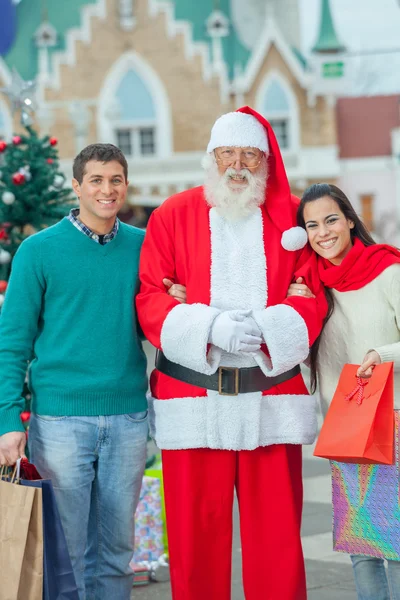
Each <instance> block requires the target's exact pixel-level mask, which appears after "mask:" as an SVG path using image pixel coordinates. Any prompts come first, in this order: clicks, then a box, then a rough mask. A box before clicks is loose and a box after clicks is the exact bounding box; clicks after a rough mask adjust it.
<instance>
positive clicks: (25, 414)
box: [21, 410, 31, 423]
mask: <svg viewBox="0 0 400 600" xmlns="http://www.w3.org/2000/svg"><path fill="white" fill-rule="evenodd" d="M30 418H31V413H30V412H29V410H24V412H22V413H21V421H22V422H23V423H26V421H29V419H30Z"/></svg>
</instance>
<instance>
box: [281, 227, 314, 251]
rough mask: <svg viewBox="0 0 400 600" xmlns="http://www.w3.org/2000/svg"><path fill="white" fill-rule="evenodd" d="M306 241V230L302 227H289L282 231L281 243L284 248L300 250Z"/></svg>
mask: <svg viewBox="0 0 400 600" xmlns="http://www.w3.org/2000/svg"><path fill="white" fill-rule="evenodd" d="M307 241H308V238H307V232H306V230H305V229H303V228H302V227H291V228H290V229H286V231H284V232H283V233H282V239H281V244H282V247H283V248H284V249H285V250H289V251H292V252H294V251H295V250H301V249H302V248H304V246H305V245H306V244H307Z"/></svg>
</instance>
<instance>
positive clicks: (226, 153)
mask: <svg viewBox="0 0 400 600" xmlns="http://www.w3.org/2000/svg"><path fill="white" fill-rule="evenodd" d="M236 150H237V149H236V148H224V149H223V150H220V151H219V152H218V153H217V151H216V150H215V151H214V156H215V160H216V161H217V162H218V163H219V164H221V165H222V166H224V167H232V166H233V165H234V164H235V163H236V161H237V159H238V155H237V153H236ZM262 156H263V153H262V152H261V154H260V152H254V150H244V151H243V152H241V153H240V164H241V165H242V166H243V167H245V168H246V169H256V168H257V167H258V165H259V164H260V163H261V159H262Z"/></svg>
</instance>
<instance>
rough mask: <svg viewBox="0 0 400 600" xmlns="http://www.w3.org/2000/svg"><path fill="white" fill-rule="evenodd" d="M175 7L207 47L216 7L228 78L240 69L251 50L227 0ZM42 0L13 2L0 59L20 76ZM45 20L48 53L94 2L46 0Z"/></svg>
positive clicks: (30, 65) (32, 53)
mask: <svg viewBox="0 0 400 600" xmlns="http://www.w3.org/2000/svg"><path fill="white" fill-rule="evenodd" d="M170 1H172V3H173V4H174V7H175V18H176V19H177V20H185V21H189V22H190V23H191V24H192V31H193V40H194V41H195V42H196V41H197V42H205V43H207V44H208V45H209V47H210V49H211V39H210V36H209V35H208V33H207V28H206V21H207V19H208V18H209V16H210V15H211V13H212V12H213V10H215V8H218V10H220V11H221V12H222V13H223V14H224V15H225V16H226V17H227V18H228V20H229V23H230V30H229V34H228V35H227V36H226V37H225V38H223V39H222V47H223V54H224V58H225V61H226V64H227V66H228V73H229V77H230V78H231V79H232V78H233V76H234V72H235V65H239V67H241V69H242V70H244V69H245V67H246V64H247V62H248V60H249V58H250V55H251V51H250V50H249V49H247V48H246V47H245V46H244V45H243V44H242V43H241V41H240V39H239V36H238V33H237V31H236V29H235V28H234V27H233V26H232V22H233V19H232V14H231V0H219V1H217V0H198V1H194V0H193V1H189V0H170ZM42 4H43V2H42V0H22V2H20V3H19V4H18V6H17V16H18V33H17V37H16V40H15V42H14V45H13V46H12V48H11V49H10V51H9V52H8V54H7V55H6V56H4V57H3V60H4V61H5V63H6V64H7V66H8V67H9V68H10V69H11V68H12V67H15V68H16V69H17V71H18V72H19V73H20V75H21V76H22V77H23V78H24V79H34V78H35V76H36V75H37V69H38V49H37V47H36V45H35V41H34V34H35V32H36V31H37V29H38V28H39V26H40V24H41V22H42ZM46 4H47V20H48V22H49V23H50V24H51V25H52V26H53V27H54V28H55V30H56V31H57V34H58V38H57V45H56V46H55V47H54V48H50V50H49V52H50V54H51V53H53V52H54V51H57V50H64V49H65V45H66V41H65V40H66V34H67V32H68V30H69V29H71V28H74V27H79V26H80V25H81V10H80V9H81V8H82V7H83V6H85V5H88V4H96V0H49V1H48V2H47V3H46ZM293 50H294V52H295V55H296V57H297V58H298V60H299V61H300V62H301V63H302V64H303V65H304V58H303V57H302V56H301V54H300V52H299V51H298V50H295V49H293Z"/></svg>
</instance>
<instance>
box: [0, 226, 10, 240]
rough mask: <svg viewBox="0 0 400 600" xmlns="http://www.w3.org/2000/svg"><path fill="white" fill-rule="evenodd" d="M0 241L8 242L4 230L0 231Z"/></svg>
mask: <svg viewBox="0 0 400 600" xmlns="http://www.w3.org/2000/svg"><path fill="white" fill-rule="evenodd" d="M0 240H8V235H7V231H6V230H5V229H4V227H3V229H0Z"/></svg>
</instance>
